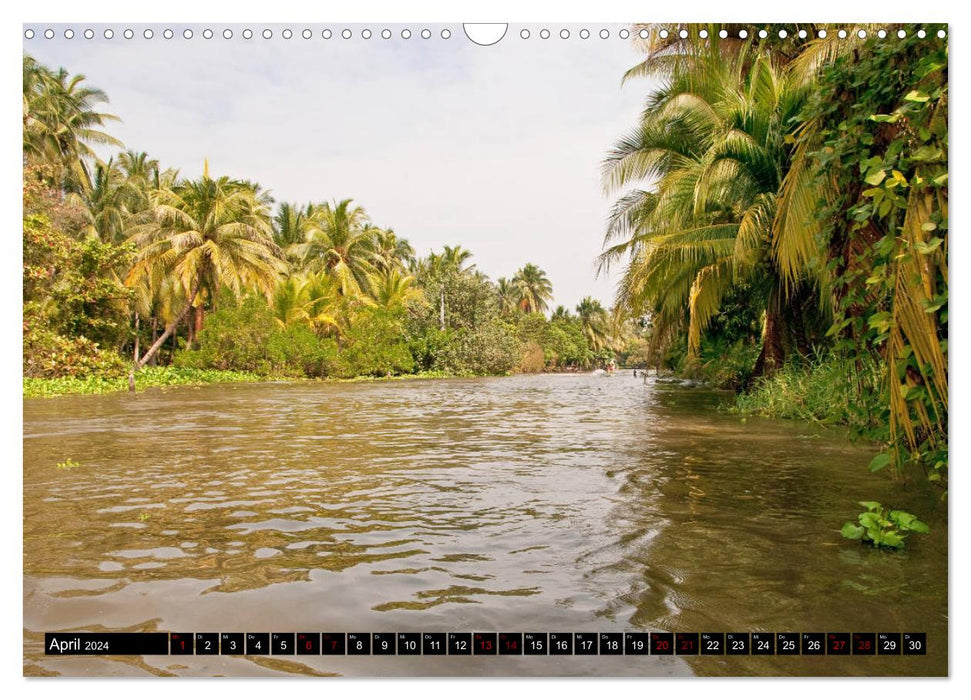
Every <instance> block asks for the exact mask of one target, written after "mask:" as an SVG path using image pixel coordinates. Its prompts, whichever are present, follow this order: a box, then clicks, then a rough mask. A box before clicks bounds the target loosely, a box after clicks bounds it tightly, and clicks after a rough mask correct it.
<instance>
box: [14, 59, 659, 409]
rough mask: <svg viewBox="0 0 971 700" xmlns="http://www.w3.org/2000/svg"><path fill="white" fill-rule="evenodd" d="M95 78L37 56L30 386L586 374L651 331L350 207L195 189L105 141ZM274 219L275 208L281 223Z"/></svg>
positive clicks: (224, 188) (29, 221) (217, 184)
mask: <svg viewBox="0 0 971 700" xmlns="http://www.w3.org/2000/svg"><path fill="white" fill-rule="evenodd" d="M105 102H107V96H106V95H105V93H103V92H102V91H100V90H98V89H95V88H90V87H88V86H87V84H86V79H85V78H84V76H71V75H70V74H69V73H68V72H67V71H66V70H64V69H59V70H58V71H52V70H50V69H48V68H46V67H44V66H42V65H40V64H38V63H37V62H36V61H34V60H33V59H32V58H31V57H30V56H24V95H23V108H24V113H23V119H24V131H23V154H24V193H23V197H24V365H23V371H24V392H25V395H27V396H40V395H43V396H47V395H53V394H61V393H75V392H80V393H100V392H104V391H118V390H122V389H124V388H126V387H127V388H129V389H131V390H134V387H135V385H136V383H137V384H139V385H143V386H162V385H168V384H182V383H202V382H214V381H251V380H253V379H256V378H259V377H283V378H339V379H348V378H354V377H389V376H410V375H414V374H419V375H424V376H428V375H435V376H444V375H480V374H507V373H511V372H541V371H556V370H568V369H589V368H592V367H595V366H597V365H602V364H605V363H607V362H609V361H612V360H613V359H614V358H615V357H617V356H618V355H620V356H626V355H627V354H628V353H627V352H626V348H627V345H628V344H629V343H630V342H631V341H632V340H634V339H635V338H636V336H637V335H638V334H639V332H640V328H639V326H638V325H636V324H634V323H631V322H628V321H625V320H624V318H623V317H621V316H618V315H617V314H613V313H611V312H610V311H608V310H607V309H604V308H603V306H602V305H601V304H600V303H599V302H597V301H595V300H592V299H590V298H587V299H584V300H583V301H582V302H581V304H580V305H579V306H578V307H577V310H576V314H574V313H571V312H569V311H567V310H565V309H563V308H562V307H561V308H559V309H557V310H556V312H555V313H554V314H553V317H552V318H547V316H546V313H547V311H548V307H549V304H550V301H551V300H552V298H553V286H552V284H551V282H550V280H549V278H548V277H547V275H546V273H545V272H544V271H543V270H542V269H540V268H539V267H538V266H537V265H535V264H533V263H526V264H524V265H523V266H522V267H521V268H520V269H519V271H517V272H516V273H515V274H514V275H513V276H512V277H511V278H509V279H506V278H500V279H499V280H497V281H496V282H493V281H492V280H490V279H489V278H488V277H487V276H486V275H485V274H483V273H482V272H480V271H478V270H477V269H476V267H475V265H474V264H473V262H472V253H471V251H468V250H466V249H464V248H462V247H460V246H454V247H452V246H445V248H444V249H443V250H442V251H440V252H432V253H430V254H428V255H427V256H425V257H418V256H416V255H415V252H414V250H413V248H412V246H411V245H410V244H409V243H408V241H406V240H405V239H403V238H401V237H399V236H398V235H397V234H395V232H394V231H393V230H392V229H389V228H384V227H379V226H376V225H375V224H374V223H373V222H372V221H371V219H370V216H369V215H368V213H367V212H366V211H365V209H364V208H363V207H361V206H359V205H358V204H356V203H354V202H353V201H352V200H350V199H343V200H336V201H332V202H313V203H309V204H303V205H301V204H292V203H286V202H284V203H281V204H279V205H278V206H275V205H276V203H275V202H274V200H273V199H272V197H271V196H270V195H269V193H268V191H267V190H265V189H264V188H262V187H261V186H260V185H259V184H256V183H254V182H251V181H248V180H243V179H234V178H230V177H225V176H223V177H216V176H211V175H210V174H209V167H208V163H206V164H205V168H204V171H203V174H202V176H201V177H199V178H196V179H190V178H185V177H182V176H181V175H180V174H179V172H178V171H177V170H173V169H164V168H162V167H161V166H160V164H159V162H158V161H157V160H154V159H152V158H150V157H149V156H148V155H147V154H145V153H139V152H135V151H120V152H119V153H117V154H116V155H114V156H112V157H111V158H109V159H108V160H107V161H102V160H100V159H98V158H97V157H96V154H95V152H94V150H93V148H92V147H93V146H95V145H101V146H109V147H117V148H119V149H120V148H123V146H122V144H121V143H119V142H118V141H117V140H116V139H114V138H113V137H111V136H110V135H109V134H108V133H107V131H106V130H105V127H106V125H107V124H108V123H109V122H111V121H114V120H115V119H116V117H114V116H112V115H108V114H105V113H102V112H100V111H98V107H99V105H101V104H103V103H105ZM274 207H275V213H274V211H273V210H274Z"/></svg>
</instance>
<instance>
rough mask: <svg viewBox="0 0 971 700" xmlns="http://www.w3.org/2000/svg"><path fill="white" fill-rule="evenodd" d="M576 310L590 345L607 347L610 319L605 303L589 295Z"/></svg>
mask: <svg viewBox="0 0 971 700" xmlns="http://www.w3.org/2000/svg"><path fill="white" fill-rule="evenodd" d="M576 310H577V318H579V319H580V328H581V329H582V330H583V335H584V337H586V339H587V342H588V343H590V347H591V348H593V349H594V350H599V349H600V348H602V347H605V346H606V345H607V344H608V339H609V320H608V318H607V310H606V309H604V307H603V304H601V303H600V302H599V301H597V300H596V299H594V298H593V297H589V296H588V297H584V298H583V299H581V300H580V303H579V304H577V309H576Z"/></svg>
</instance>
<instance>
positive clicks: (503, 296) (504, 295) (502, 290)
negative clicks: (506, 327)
mask: <svg viewBox="0 0 971 700" xmlns="http://www.w3.org/2000/svg"><path fill="white" fill-rule="evenodd" d="M496 293H497V294H498V295H499V312H500V313H501V314H502V315H503V316H512V315H513V314H515V313H516V312H517V311H519V294H518V293H517V291H516V288H515V286H514V285H513V283H512V282H510V281H509V280H508V279H507V278H505V277H500V278H499V279H497V280H496Z"/></svg>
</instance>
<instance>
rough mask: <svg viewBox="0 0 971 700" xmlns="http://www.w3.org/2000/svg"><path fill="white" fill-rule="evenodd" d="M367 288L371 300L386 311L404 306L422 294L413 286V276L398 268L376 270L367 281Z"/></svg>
mask: <svg viewBox="0 0 971 700" xmlns="http://www.w3.org/2000/svg"><path fill="white" fill-rule="evenodd" d="M368 287H369V289H370V290H371V292H370V297H371V299H373V300H374V302H375V303H376V304H378V305H379V306H383V307H384V308H386V309H389V308H395V307H401V306H404V305H405V304H407V303H408V302H409V301H412V300H414V299H417V298H418V297H420V296H421V294H422V292H421V290H420V289H419V288H418V287H417V286H416V285H415V277H414V275H409V274H407V273H405V272H402V271H401V270H400V269H399V268H390V269H378V270H376V271H375V272H373V273H372V274H371V276H370V278H369V280H368Z"/></svg>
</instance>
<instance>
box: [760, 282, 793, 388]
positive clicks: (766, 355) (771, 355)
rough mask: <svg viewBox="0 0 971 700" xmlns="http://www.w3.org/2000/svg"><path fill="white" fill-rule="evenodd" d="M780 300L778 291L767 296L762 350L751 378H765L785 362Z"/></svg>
mask: <svg viewBox="0 0 971 700" xmlns="http://www.w3.org/2000/svg"><path fill="white" fill-rule="evenodd" d="M780 303H781V298H780V294H779V292H778V290H773V291H772V293H771V294H770V295H769V303H768V305H767V306H766V308H765V330H764V331H763V333H762V350H761V352H760V353H759V359H758V360H756V361H755V368H754V369H753V370H752V377H753V378H755V377H762V376H767V375H770V374H772V373H773V372H775V371H776V370H777V369H779V368H780V367H781V366H782V365H783V363H784V362H785V360H786V353H785V347H784V345H783V335H784V332H783V331H784V329H785V320H784V319H783V316H782V312H781V308H780Z"/></svg>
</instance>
